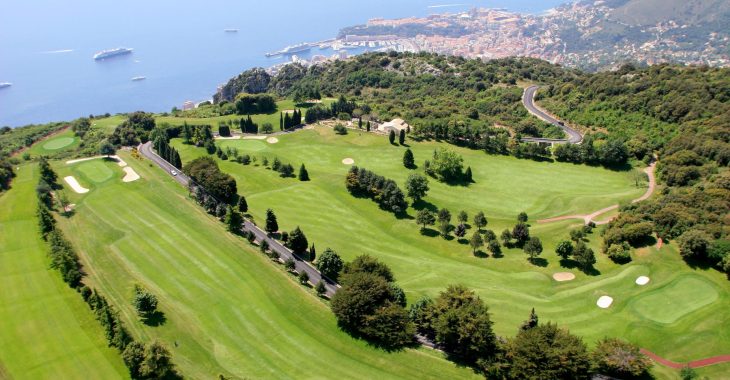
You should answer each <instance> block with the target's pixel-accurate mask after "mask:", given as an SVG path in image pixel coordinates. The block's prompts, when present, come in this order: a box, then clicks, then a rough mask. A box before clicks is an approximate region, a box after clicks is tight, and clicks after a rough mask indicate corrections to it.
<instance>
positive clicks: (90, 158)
mask: <svg viewBox="0 0 730 380" xmlns="http://www.w3.org/2000/svg"><path fill="white" fill-rule="evenodd" d="M99 158H110V159H112V160H114V161H116V162H117V165H119V166H121V167H125V166H127V163H126V162H124V160H122V158H121V157H119V156H117V155H114V156H93V157H86V158H77V159H75V160H68V161H66V165H71V164H75V163H78V162H84V161H89V160H96V159H99Z"/></svg>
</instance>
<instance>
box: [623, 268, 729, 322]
mask: <svg viewBox="0 0 730 380" xmlns="http://www.w3.org/2000/svg"><path fill="white" fill-rule="evenodd" d="M717 298H718V294H717V291H716V290H715V288H714V287H713V286H712V284H711V283H709V282H708V281H706V280H705V279H704V278H702V277H699V276H691V277H690V276H684V277H681V278H679V279H677V280H676V281H674V282H672V283H671V284H669V285H667V286H664V287H662V288H659V289H655V290H653V291H651V292H647V293H645V294H644V295H642V296H641V297H638V298H637V299H636V300H634V301H633V302H632V307H633V308H634V310H636V312H637V313H639V315H641V316H642V317H644V318H647V319H649V320H652V321H655V322H659V323H673V322H676V321H677V320H678V319H680V318H682V317H683V316H684V315H686V314H689V313H691V312H693V311H695V310H698V309H700V308H702V307H703V306H706V305H709V304H711V303H713V302H714V301H715V300H717Z"/></svg>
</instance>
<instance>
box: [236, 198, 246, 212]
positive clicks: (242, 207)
mask: <svg viewBox="0 0 730 380" xmlns="http://www.w3.org/2000/svg"><path fill="white" fill-rule="evenodd" d="M238 211H240V212H247V211H248V202H246V197H244V196H243V195H241V196H239V198H238Z"/></svg>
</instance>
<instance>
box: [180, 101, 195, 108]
mask: <svg viewBox="0 0 730 380" xmlns="http://www.w3.org/2000/svg"><path fill="white" fill-rule="evenodd" d="M193 108H195V103H193V101H192V100H186V101H185V103H183V106H182V109H183V111H187V110H191V109H193Z"/></svg>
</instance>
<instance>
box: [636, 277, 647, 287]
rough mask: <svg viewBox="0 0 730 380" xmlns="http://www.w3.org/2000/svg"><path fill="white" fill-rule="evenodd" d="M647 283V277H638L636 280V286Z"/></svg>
mask: <svg viewBox="0 0 730 380" xmlns="http://www.w3.org/2000/svg"><path fill="white" fill-rule="evenodd" d="M648 283H649V277H646V276H639V277H637V278H636V285H646V284H648Z"/></svg>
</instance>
